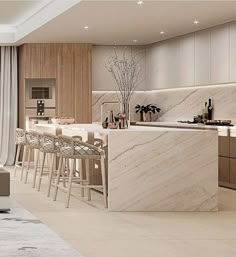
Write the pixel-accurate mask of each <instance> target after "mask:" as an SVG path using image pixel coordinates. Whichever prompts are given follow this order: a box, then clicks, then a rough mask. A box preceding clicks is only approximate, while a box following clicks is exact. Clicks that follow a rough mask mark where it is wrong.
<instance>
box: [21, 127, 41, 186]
mask: <svg viewBox="0 0 236 257" xmlns="http://www.w3.org/2000/svg"><path fill="white" fill-rule="evenodd" d="M26 139H27V145H28V147H29V151H28V164H27V169H26V172H25V181H24V183H25V184H26V183H27V180H28V174H29V172H30V169H29V168H30V163H31V156H32V154H34V152H36V151H34V150H37V152H36V154H35V159H34V171H33V188H34V187H35V183H36V176H37V172H38V162H39V155H40V152H39V149H40V142H41V139H42V134H41V133H39V132H36V131H29V132H28V133H27V134H26Z"/></svg>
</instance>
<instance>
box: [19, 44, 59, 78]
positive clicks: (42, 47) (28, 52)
mask: <svg viewBox="0 0 236 257" xmlns="http://www.w3.org/2000/svg"><path fill="white" fill-rule="evenodd" d="M23 47H24V52H25V77H26V78H55V77H56V63H57V59H56V56H57V55H56V51H57V47H56V44H25V45H23Z"/></svg>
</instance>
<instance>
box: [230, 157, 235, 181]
mask: <svg viewBox="0 0 236 257" xmlns="http://www.w3.org/2000/svg"><path fill="white" fill-rule="evenodd" d="M230 183H231V184H236V159H230Z"/></svg>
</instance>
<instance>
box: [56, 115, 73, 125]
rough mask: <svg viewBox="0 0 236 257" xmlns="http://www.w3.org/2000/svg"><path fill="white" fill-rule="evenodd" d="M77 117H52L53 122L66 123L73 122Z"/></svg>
mask: <svg viewBox="0 0 236 257" xmlns="http://www.w3.org/2000/svg"><path fill="white" fill-rule="evenodd" d="M74 122H75V119H74V118H72V117H55V118H52V123H53V124H59V125H65V124H73V123H74Z"/></svg>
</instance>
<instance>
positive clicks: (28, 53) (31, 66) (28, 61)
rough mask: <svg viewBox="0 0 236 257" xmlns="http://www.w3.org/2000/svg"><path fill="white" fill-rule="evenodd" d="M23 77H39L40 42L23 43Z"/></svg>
mask: <svg viewBox="0 0 236 257" xmlns="http://www.w3.org/2000/svg"><path fill="white" fill-rule="evenodd" d="M23 47H24V53H25V71H24V72H25V78H40V61H41V55H40V44H25V45H23Z"/></svg>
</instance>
